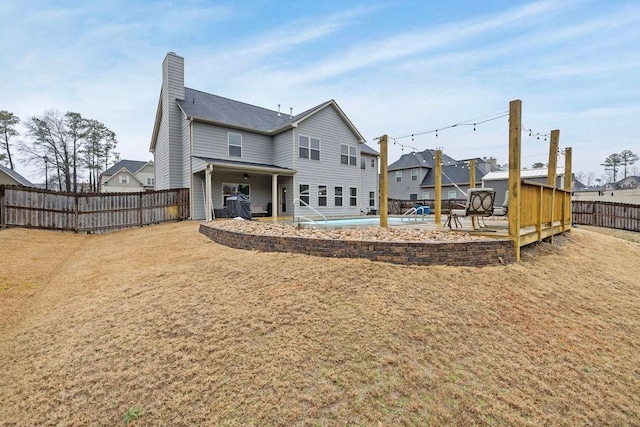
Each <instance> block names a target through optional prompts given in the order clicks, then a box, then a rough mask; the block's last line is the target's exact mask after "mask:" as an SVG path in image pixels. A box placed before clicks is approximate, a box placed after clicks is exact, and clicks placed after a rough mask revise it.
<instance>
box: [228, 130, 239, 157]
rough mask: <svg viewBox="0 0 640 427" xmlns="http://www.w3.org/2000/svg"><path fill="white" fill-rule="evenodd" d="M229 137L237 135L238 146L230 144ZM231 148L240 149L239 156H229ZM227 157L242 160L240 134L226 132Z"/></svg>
mask: <svg viewBox="0 0 640 427" xmlns="http://www.w3.org/2000/svg"><path fill="white" fill-rule="evenodd" d="M231 135H238V136H239V137H240V145H236V144H231ZM231 147H240V155H239V156H233V155H231ZM227 155H228V156H229V157H235V158H239V159H241V158H242V134H241V133H236V132H227Z"/></svg>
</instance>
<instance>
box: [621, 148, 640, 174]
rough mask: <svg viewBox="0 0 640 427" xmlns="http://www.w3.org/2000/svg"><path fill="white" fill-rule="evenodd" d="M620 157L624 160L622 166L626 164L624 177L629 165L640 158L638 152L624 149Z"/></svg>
mask: <svg viewBox="0 0 640 427" xmlns="http://www.w3.org/2000/svg"><path fill="white" fill-rule="evenodd" d="M620 158H621V160H622V166H624V178H626V177H627V167H628V166H631V165H633V164H634V163H635V162H637V161H638V159H640V158H639V157H638V155H637V154H635V153H634V152H633V151H631V150H624V151H622V153H620Z"/></svg>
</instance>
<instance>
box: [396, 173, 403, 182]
mask: <svg viewBox="0 0 640 427" xmlns="http://www.w3.org/2000/svg"><path fill="white" fill-rule="evenodd" d="M398 178H400V179H398ZM396 182H402V171H396Z"/></svg>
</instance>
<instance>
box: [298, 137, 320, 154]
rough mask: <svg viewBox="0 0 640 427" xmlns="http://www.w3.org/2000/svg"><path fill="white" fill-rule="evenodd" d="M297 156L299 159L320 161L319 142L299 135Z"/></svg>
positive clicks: (316, 139)
mask: <svg viewBox="0 0 640 427" xmlns="http://www.w3.org/2000/svg"><path fill="white" fill-rule="evenodd" d="M298 155H299V156H300V158H301V159H311V160H320V140H319V139H318V138H310V137H308V136H304V135H299V136H298Z"/></svg>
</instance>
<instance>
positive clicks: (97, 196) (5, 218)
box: [0, 185, 189, 233]
mask: <svg viewBox="0 0 640 427" xmlns="http://www.w3.org/2000/svg"><path fill="white" fill-rule="evenodd" d="M188 217H189V190H188V189H186V188H179V189H172V190H160V191H149V192H144V193H60V192H53V191H47V190H41V189H37V188H26V187H19V186H4V185H3V186H0V226H1V227H29V228H46V229H52V230H67V231H75V232H84V233H104V232H106V231H112V230H117V229H121V228H127V227H141V226H144V225H149V224H158V223H161V222H167V221H181V220H184V219H187V218H188Z"/></svg>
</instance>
